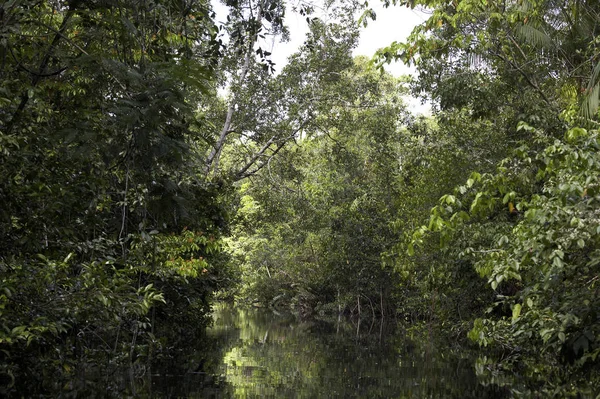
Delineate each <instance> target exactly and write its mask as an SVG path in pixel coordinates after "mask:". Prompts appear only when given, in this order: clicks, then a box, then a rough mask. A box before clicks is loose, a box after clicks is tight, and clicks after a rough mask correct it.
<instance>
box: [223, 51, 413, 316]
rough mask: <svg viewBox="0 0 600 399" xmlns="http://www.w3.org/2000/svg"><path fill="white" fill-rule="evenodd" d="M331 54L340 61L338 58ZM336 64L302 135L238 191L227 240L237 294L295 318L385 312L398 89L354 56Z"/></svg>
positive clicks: (389, 293)
mask: <svg viewBox="0 0 600 399" xmlns="http://www.w3.org/2000/svg"><path fill="white" fill-rule="evenodd" d="M329 45H331V46H334V50H335V51H340V52H342V50H344V49H345V47H344V46H345V45H344V43H342V44H338V45H335V43H334V42H331V43H330V44H329ZM337 46H340V47H341V49H340V48H338V47H337ZM312 51H316V50H312ZM323 51H325V49H324V50H323ZM344 51H347V49H345V50H344ZM328 52H333V51H329V50H328ZM317 55H318V53H317ZM304 56H305V55H304V54H298V55H296V56H295V58H296V59H297V60H299V61H298V62H300V60H301V59H302V58H303V57H304ZM310 56H311V57H312V55H310ZM340 56H343V61H344V62H345V60H346V59H347V53H346V54H344V53H342V55H340ZM338 64H339V65H342V66H343V69H342V70H341V71H339V72H337V71H335V72H331V75H332V76H329V75H324V79H326V85H324V86H321V87H319V88H318V90H322V91H323V100H322V102H320V103H317V104H316V109H317V110H319V113H318V114H317V115H316V116H315V120H314V121H313V122H311V123H309V124H307V125H306V126H305V127H304V132H305V137H306V138H304V139H303V140H302V141H300V142H299V143H298V146H288V147H286V148H285V149H284V151H285V152H282V153H281V157H280V160H279V161H277V162H275V161H274V162H271V163H270V164H269V167H268V169H266V170H264V171H261V173H260V174H257V176H256V178H255V179H253V181H252V183H245V184H244V185H242V186H241V192H240V206H239V208H238V214H237V215H238V216H237V218H238V219H237V223H236V226H237V227H236V230H235V232H234V236H233V238H232V239H231V241H230V248H231V251H232V255H233V258H234V259H236V260H237V261H238V262H239V263H240V264H241V268H242V273H243V274H242V280H243V281H244V282H245V283H246V289H245V291H242V292H241V293H240V295H241V296H245V297H250V298H251V299H256V300H258V301H260V302H261V303H263V304H265V305H268V304H270V305H272V306H280V305H283V304H291V305H292V306H294V307H295V308H296V310H298V311H299V312H300V313H302V314H305V315H308V314H313V313H314V312H319V311H322V312H326V311H327V312H331V311H337V310H344V311H347V312H350V311H353V312H355V313H361V312H362V313H365V312H368V313H369V315H372V314H378V315H380V314H382V313H383V314H385V313H393V309H391V308H392V306H391V305H392V303H393V301H394V298H393V292H394V291H395V287H394V284H393V281H394V278H393V276H392V274H393V271H392V270H391V269H388V270H385V269H382V265H381V259H380V254H381V252H382V251H383V250H384V249H385V248H386V247H387V246H389V245H391V244H392V243H393V237H394V234H393V233H392V231H391V229H390V226H389V224H388V220H389V218H390V217H392V216H393V215H394V212H395V208H394V204H395V200H394V199H395V196H396V192H395V185H394V180H395V179H396V176H397V173H398V163H397V161H396V159H397V158H396V157H397V152H396V150H397V149H396V145H395V140H396V139H397V125H398V123H399V118H401V117H402V114H403V112H404V111H403V108H402V107H403V106H402V102H401V100H400V98H399V96H400V95H401V94H402V93H403V92H404V89H403V88H402V86H401V85H400V82H398V81H396V80H394V79H392V78H391V77H389V76H386V75H383V76H381V75H380V74H379V73H378V72H377V71H376V70H375V69H373V68H371V67H370V66H369V64H368V63H367V62H366V60H364V59H360V58H359V59H356V60H355V62H354V65H353V66H344V64H343V63H342V61H340V62H338ZM297 67H298V65H297V64H296V62H294V61H293V62H292V63H291V64H290V66H289V68H290V70H292V69H293V68H297ZM315 90H317V88H315ZM331 304H335V305H337V306H331Z"/></svg>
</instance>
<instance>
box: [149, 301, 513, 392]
mask: <svg viewBox="0 0 600 399" xmlns="http://www.w3.org/2000/svg"><path fill="white" fill-rule="evenodd" d="M213 317H214V326H213V327H212V328H211V329H210V330H209V331H208V334H207V335H208V337H207V340H208V342H209V343H210V344H211V346H212V347H213V350H211V351H210V352H207V353H206V354H205V356H200V357H198V358H199V359H200V363H201V366H202V369H203V370H206V371H207V372H209V374H208V375H210V378H208V377H207V375H206V374H205V372H202V373H199V374H200V375H201V376H202V378H199V377H198V376H195V377H194V374H192V379H191V380H189V379H188V381H187V382H182V381H181V380H179V382H175V381H171V385H170V386H169V387H166V386H165V385H163V386H162V388H163V389H160V390H161V391H163V392H164V393H167V392H169V395H168V396H171V397H176V396H179V397H180V396H187V397H237V398H489V397H502V395H500V393H499V392H497V391H495V390H494V389H492V388H490V387H484V386H482V385H480V384H479V383H478V381H477V378H476V376H475V373H474V371H473V361H472V359H468V358H461V356H460V353H459V354H457V353H456V352H457V351H453V352H451V351H450V350H444V348H437V347H435V346H434V345H433V343H432V342H431V341H432V340H430V339H427V338H420V339H419V338H417V337H415V336H414V335H413V336H411V335H410V334H409V333H407V332H406V331H404V330H402V329H401V328H398V327H395V326H394V325H393V324H392V323H387V324H386V323H381V322H380V321H379V320H374V321H372V322H371V321H368V322H365V321H364V320H363V321H362V323H361V324H360V325H359V324H358V323H357V321H354V322H352V321H351V320H348V321H342V320H335V319H333V320H330V321H324V320H312V321H300V320H298V319H297V318H296V317H294V316H292V315H286V314H277V313H274V312H273V311H270V310H264V309H234V308H232V307H227V306H220V307H218V308H216V309H215V312H214V315H213ZM425 335H427V334H425ZM458 352H460V351H458ZM158 382H159V381H156V380H155V383H158ZM162 383H167V385H169V381H164V380H163V381H162ZM175 384H176V385H175ZM155 388H159V387H158V386H157V385H155Z"/></svg>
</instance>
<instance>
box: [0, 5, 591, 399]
mask: <svg viewBox="0 0 600 399" xmlns="http://www.w3.org/2000/svg"><path fill="white" fill-rule="evenodd" d="M226 5H227V6H228V8H229V11H230V13H229V16H228V18H227V21H226V22H225V23H224V24H223V25H222V26H219V25H218V24H217V23H216V22H215V15H214V13H213V11H212V8H211V5H210V3H208V2H206V1H203V0H148V1H144V2H140V1H137V0H93V1H82V0H46V1H39V0H9V1H5V2H3V3H2V4H0V176H1V178H0V204H1V206H0V237H1V238H2V240H1V241H0V315H1V317H0V349H1V351H0V359H1V361H0V381H1V383H2V394H13V395H18V396H28V395H30V394H33V393H34V392H57V391H59V390H63V391H65V392H71V393H73V394H74V395H84V396H85V395H86V394H89V393H91V392H94V389H95V388H94V385H93V381H98V377H99V376H107V375H114V374H115V373H120V371H118V370H123V369H128V370H131V373H132V375H136V374H140V375H141V374H144V373H146V372H149V371H148V370H149V369H150V368H152V367H153V364H155V362H157V361H169V360H172V359H173V358H174V357H176V356H177V355H178V354H184V353H185V350H184V348H185V345H189V343H190V342H194V343H195V345H197V346H198V347H200V348H202V347H203V345H204V347H206V346H207V345H209V341H208V340H207V338H206V337H205V336H204V334H203V330H204V328H205V327H206V326H207V325H208V323H209V313H210V308H211V304H212V303H213V301H214V300H215V297H216V296H220V297H222V298H225V299H229V300H234V301H236V303H238V304H239V306H241V305H242V304H244V303H246V304H254V305H259V306H269V307H273V308H277V309H281V308H285V309H292V310H294V311H295V312H297V313H298V314H299V315H300V316H301V317H314V316H323V315H338V314H346V315H348V316H352V317H358V318H361V317H362V318H366V317H368V318H397V319H399V320H402V321H403V322H404V323H410V324H411V325H418V324H419V323H422V322H427V323H428V325H429V326H430V327H431V326H433V327H437V328H438V329H439V331H440V332H441V333H442V334H445V335H446V336H447V337H449V338H455V339H458V340H463V344H465V345H467V344H469V342H470V345H472V346H474V347H476V346H478V351H479V354H480V357H479V359H478V361H477V364H476V365H475V368H476V370H477V372H478V374H479V376H480V378H481V381H482V382H483V383H485V384H494V385H498V386H502V387H506V389H507V390H509V391H510V392H512V394H514V395H517V396H536V395H537V396H543V397H552V396H554V397H564V396H574V397H576V396H578V395H579V396H592V395H594V394H598V393H599V392H600V379H599V377H598V375H600V373H599V371H600V370H599V369H600V359H598V356H599V355H600V313H599V312H598V309H600V295H599V294H600V291H599V290H600V280H599V279H598V272H599V267H600V266H599V264H600V216H599V212H600V211H599V209H600V207H599V201H600V185H599V184H600V183H599V178H600V155H599V154H600V153H599V150H600V137H599V133H598V105H599V102H600V6H599V5H598V4H597V3H596V2H594V1H587V0H569V1H535V0H517V1H509V2H506V1H499V0H487V1H482V0H462V1H452V2H448V1H438V0H416V1H415V0H411V1H392V2H388V5H389V6H410V7H419V6H423V7H426V8H427V9H428V10H429V11H428V12H429V13H430V14H431V16H430V18H429V19H428V20H427V21H426V22H424V23H423V24H422V25H420V26H418V27H417V28H415V30H414V31H413V33H412V35H411V36H410V37H409V38H408V39H407V41H406V42H405V43H387V42H385V41H382V43H381V45H382V46H387V47H384V48H382V49H381V50H380V51H379V52H378V54H377V56H376V58H375V60H369V59H366V58H362V57H357V58H353V57H352V50H353V48H354V47H355V46H356V44H357V41H358V38H359V33H360V30H359V21H360V22H361V23H375V24H376V23H377V21H376V16H375V14H374V13H373V12H372V11H371V10H369V9H368V5H367V4H362V3H361V4H359V3H355V2H352V1H339V2H334V1H327V2H325V3H324V4H323V5H324V10H325V11H323V12H326V13H327V18H323V15H320V14H319V13H315V12H314V11H315V10H314V6H313V5H310V4H308V3H300V5H296V6H294V5H292V4H285V3H283V2H281V1H278V0H262V1H257V2H251V1H249V0H248V1H244V0H239V1H233V0H232V1H229V0H228V1H227V2H226ZM286 8H287V10H286ZM290 8H292V9H294V10H295V11H297V12H298V13H300V14H302V15H303V16H306V18H307V21H308V24H309V28H310V32H309V33H308V35H307V37H306V40H305V42H304V44H303V46H302V47H301V48H300V49H299V50H298V52H297V53H296V54H294V55H292V56H291V57H290V58H289V60H288V64H287V65H286V66H285V67H284V68H283V69H282V70H281V71H280V72H279V73H275V71H274V69H273V64H272V61H271V60H270V58H269V56H270V54H269V52H268V51H265V50H264V49H262V48H261V47H260V46H261V43H263V41H262V40H263V39H264V38H265V37H286V35H287V34H288V32H287V28H286V27H285V26H284V16H285V13H286V11H287V12H289V11H290ZM359 8H360V9H361V10H363V11H364V12H363V14H362V16H360V18H359V15H357V14H356V10H357V9H359ZM382 39H383V40H384V39H385V38H382ZM394 59H401V60H402V61H404V62H406V63H410V64H414V65H415V66H416V68H417V70H418V72H419V74H418V77H413V78H396V77H392V76H390V75H389V74H387V73H385V72H383V71H382V68H381V66H382V64H384V63H385V62H386V61H391V60H394ZM223 88H226V91H227V95H225V96H224V95H222V94H220V93H222V90H220V89H223ZM408 93H411V94H412V95H414V96H421V97H422V98H423V99H425V100H427V101H428V102H430V104H431V105H432V108H433V111H432V115H431V116H428V117H423V116H415V115H411V114H410V112H409V111H408V110H407V109H406V107H405V105H404V103H403V97H404V96H405V95H406V94H408ZM115 381H118V380H115ZM104 384H105V385H104V389H107V387H106V382H104ZM121 388H122V387H119V386H117V387H114V392H115V393H116V392H119V389H121ZM116 394H117V395H118V393H116ZM134 394H135V392H134Z"/></svg>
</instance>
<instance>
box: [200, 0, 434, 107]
mask: <svg viewBox="0 0 600 399" xmlns="http://www.w3.org/2000/svg"><path fill="white" fill-rule="evenodd" d="M212 4H213V7H214V10H215V12H216V13H217V18H216V20H217V23H220V22H224V21H225V20H226V17H227V7H225V6H224V5H222V4H221V3H220V1H219V0H212ZM369 5H370V7H371V8H372V9H373V10H374V11H375V14H376V16H377V18H376V20H375V21H369V24H368V26H367V27H366V28H361V35H360V40H359V44H358V46H357V48H356V49H355V50H354V52H353V55H355V56H357V55H366V56H368V57H372V56H373V55H374V54H375V52H376V51H377V50H378V49H379V48H382V47H385V46H387V45H389V44H390V43H392V42H393V41H399V42H402V41H404V40H405V39H406V38H407V37H408V35H409V34H410V32H411V31H412V29H413V28H414V27H415V26H416V25H418V24H420V23H422V22H424V21H425V20H426V19H427V17H428V15H427V14H425V13H423V12H420V11H418V10H412V9H410V8H407V7H399V6H391V7H389V8H384V7H383V4H382V3H381V2H380V1H378V0H372V2H371V4H369ZM285 25H286V26H287V27H288V28H289V31H290V41H289V42H287V43H281V42H279V41H278V40H277V41H276V42H275V43H273V41H272V40H271V41H270V42H268V43H264V44H263V45H261V46H262V47H263V49H265V50H267V51H271V53H272V55H271V60H272V61H273V62H274V63H275V70H276V71H277V72H278V71H280V70H281V68H283V66H284V65H285V64H286V63H287V58H288V57H289V56H290V55H292V54H293V53H294V52H296V51H297V50H298V48H299V47H300V46H301V45H302V43H304V40H305V36H306V33H307V32H308V24H307V23H306V17H303V16H301V15H299V14H297V13H294V12H293V11H292V10H291V7H287V9H286V16H285ZM385 69H386V70H387V71H388V72H390V73H392V74H393V75H395V76H400V75H407V74H413V73H414V72H415V70H414V68H409V67H407V66H406V65H404V64H403V63H402V62H396V63H394V64H391V65H387V66H386V67H385ZM406 100H407V103H408V104H409V108H410V109H411V111H413V112H415V113H427V112H428V111H429V109H430V107H429V105H428V104H425V105H421V104H420V103H419V101H418V100H416V99H414V98H407V99H406Z"/></svg>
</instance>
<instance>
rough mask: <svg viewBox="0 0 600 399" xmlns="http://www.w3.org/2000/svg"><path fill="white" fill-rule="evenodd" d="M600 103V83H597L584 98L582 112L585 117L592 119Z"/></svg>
mask: <svg viewBox="0 0 600 399" xmlns="http://www.w3.org/2000/svg"><path fill="white" fill-rule="evenodd" d="M598 105H600V83H596V85H594V86H593V87H592V89H591V90H590V91H587V93H586V95H585V96H584V97H583V99H582V103H581V114H582V116H583V117H584V118H585V119H592V118H593V117H594V115H595V114H596V112H597V111H598Z"/></svg>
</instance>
